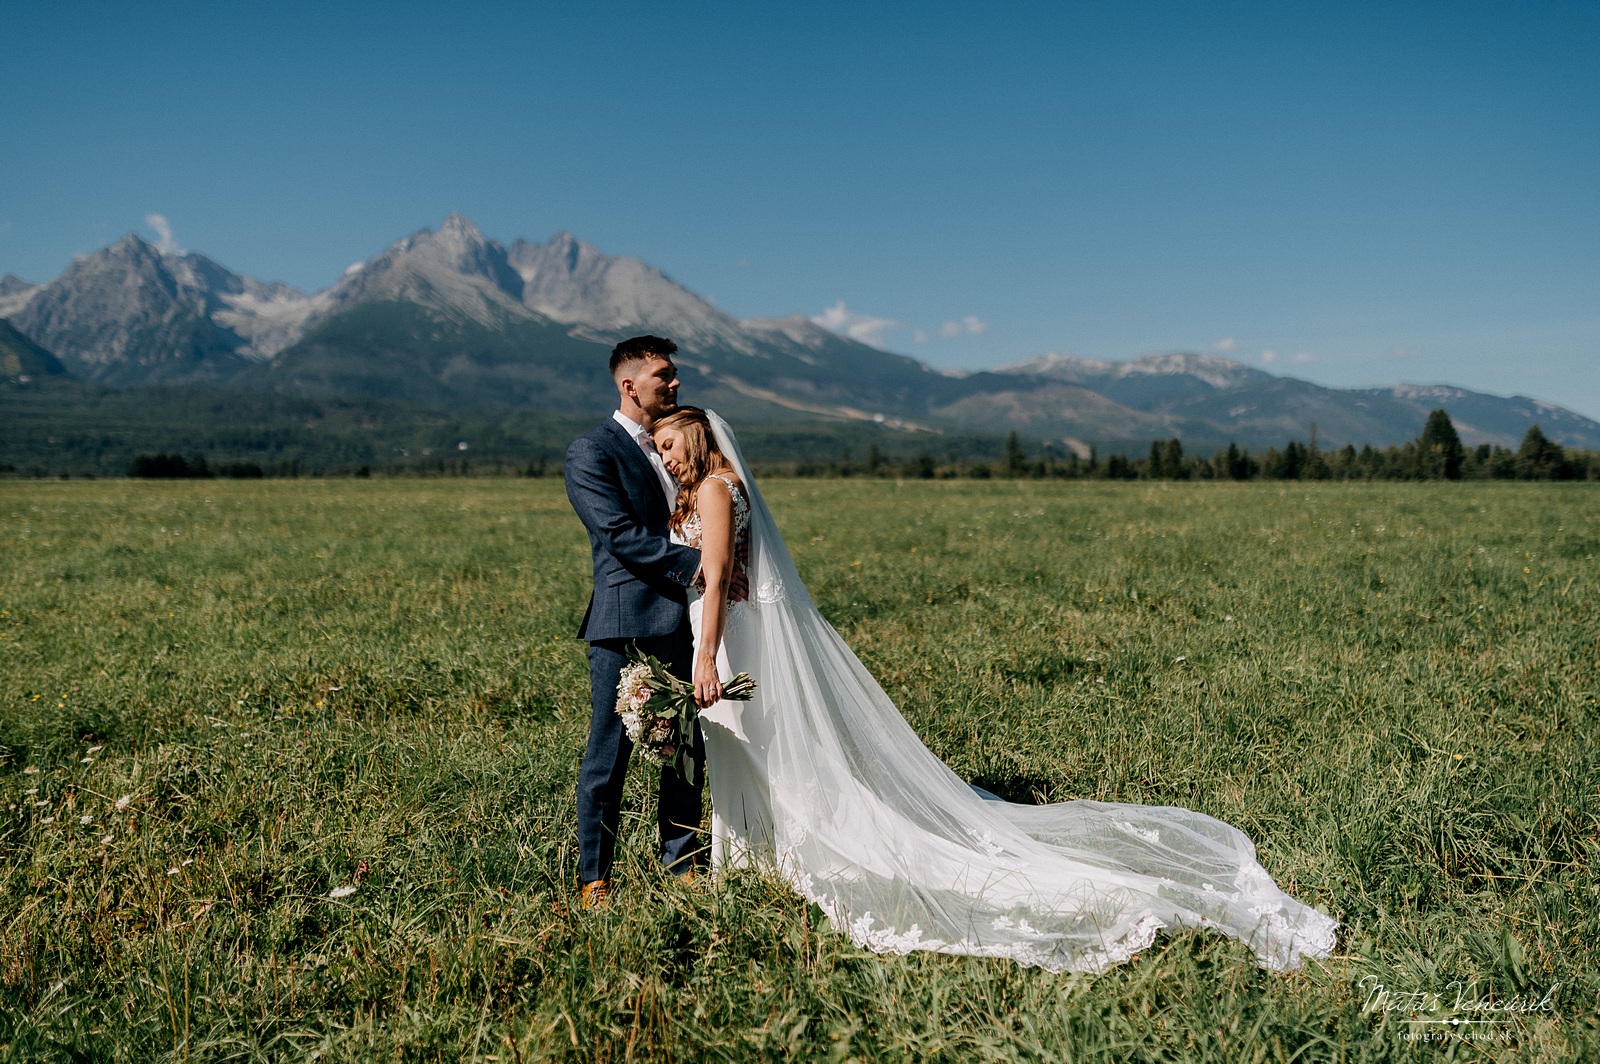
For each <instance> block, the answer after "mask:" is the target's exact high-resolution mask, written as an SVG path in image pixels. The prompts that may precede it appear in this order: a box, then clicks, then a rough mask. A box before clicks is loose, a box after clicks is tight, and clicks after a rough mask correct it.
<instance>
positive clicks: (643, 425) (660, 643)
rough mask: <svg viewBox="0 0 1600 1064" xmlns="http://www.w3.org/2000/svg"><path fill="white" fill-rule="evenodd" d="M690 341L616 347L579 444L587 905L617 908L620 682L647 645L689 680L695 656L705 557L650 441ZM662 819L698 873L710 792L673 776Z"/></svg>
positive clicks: (570, 485) (674, 397)
mask: <svg viewBox="0 0 1600 1064" xmlns="http://www.w3.org/2000/svg"><path fill="white" fill-rule="evenodd" d="M677 350H678V345H677V344H675V343H673V342H672V341H671V340H667V339H664V338H663V337H660V336H635V337H633V338H632V339H631V340H624V341H623V342H622V343H620V344H618V345H617V346H616V348H615V349H614V350H613V351H612V352H611V378H612V380H613V381H615V382H616V385H617V395H618V397H619V398H618V408H617V410H616V412H615V413H613V414H612V415H611V417H610V419H609V420H607V421H606V422H604V423H603V424H601V425H600V427H599V428H597V429H594V430H593V431H592V432H589V433H588V434H587V435H584V436H580V437H579V438H578V439H576V440H574V441H573V442H572V446H571V447H569V448H567V465H566V480H567V498H568V499H570V500H572V508H573V509H574V510H576V511H577V512H578V518H579V519H580V520H581V521H582V522H583V526H584V527H585V528H586V529H588V530H589V546H590V549H591V551H592V552H593V554H594V593H593V595H592V596H591V597H590V599H589V609H588V611H587V612H586V613H585V614H584V615H583V624H582V625H581V626H580V627H579V629H578V638H579V639H586V640H588V641H589V687H590V699H591V702H592V705H591V711H590V717H589V744H588V746H587V747H586V748H585V749H584V752H583V765H582V767H581V768H580V769H579V770H578V882H579V883H580V885H581V886H580V898H581V901H582V903H583V904H584V905H586V906H588V905H599V904H602V903H603V902H604V901H605V898H606V892H607V890H608V887H609V880H610V878H611V862H612V856H613V854H614V853H615V850H616V841H617V828H618V825H619V823H620V820H621V812H622V785H623V781H624V780H625V778H626V776H627V771H628V756H629V755H630V754H631V753H632V752H633V742H632V741H631V740H630V739H629V738H628V736H627V733H626V732H624V730H623V727H622V718H621V717H619V716H618V715H617V713H616V704H617V681H618V679H619V678H620V676H621V673H622V668H623V666H624V665H625V664H627V650H628V648H629V647H630V646H634V645H637V646H638V648H639V649H640V650H641V651H643V652H644V653H646V654H652V655H654V656H655V657H657V658H659V659H660V660H661V661H662V662H663V663H665V664H666V666H667V667H668V668H669V669H671V670H672V672H673V674H674V675H678V676H682V677H683V678H685V679H688V678H689V676H690V675H691V671H690V670H691V667H692V665H693V661H694V640H693V636H692V634H691V633H690V630H689V612H688V606H687V597H686V595H685V588H687V587H688V585H689V584H690V582H691V581H693V579H694V577H695V574H696V573H697V572H698V571H699V568H700V552H699V551H698V550H695V549H694V548H692V547H685V546H681V545H678V544H674V543H673V542H671V540H670V539H668V529H667V520H668V518H669V517H671V515H672V509H673V504H674V503H675V501H676V499H677V490H678V486H677V484H676V483H674V482H673V480H672V478H671V477H670V476H669V475H668V474H667V470H666V467H665V466H664V465H662V463H661V457H660V456H659V455H658V454H656V449H655V445H654V444H653V443H652V442H651V439H650V429H651V426H653V425H654V424H655V423H656V421H657V420H658V419H660V418H663V417H665V416H666V415H667V414H670V413H672V412H673V411H674V410H676V409H677V408H678V370H677V367H676V366H674V365H673V362H672V356H673V354H674V353H675V352H676V351H677ZM657 819H658V821H659V826H660V830H661V863H662V864H663V865H665V866H666V868H667V871H669V872H671V873H673V874H675V875H685V876H686V875H688V874H690V873H691V872H692V871H693V867H694V861H695V854H696V852H697V851H698V849H699V843H698V827H699V824H700V789H699V788H698V787H693V786H690V785H689V784H687V783H685V782H684V781H683V779H682V778H681V777H680V776H679V775H678V773H677V772H676V771H675V770H674V769H673V768H672V767H671V766H667V767H664V768H662V770H661V789H660V797H659V801H658V802H657Z"/></svg>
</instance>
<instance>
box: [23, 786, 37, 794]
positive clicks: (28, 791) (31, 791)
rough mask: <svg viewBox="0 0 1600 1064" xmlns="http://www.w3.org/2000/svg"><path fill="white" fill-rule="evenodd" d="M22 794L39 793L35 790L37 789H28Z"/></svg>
mask: <svg viewBox="0 0 1600 1064" xmlns="http://www.w3.org/2000/svg"><path fill="white" fill-rule="evenodd" d="M22 793H23V794H38V793H39V788H37V787H29V788H28V789H27V790H25V791H23V792H22Z"/></svg>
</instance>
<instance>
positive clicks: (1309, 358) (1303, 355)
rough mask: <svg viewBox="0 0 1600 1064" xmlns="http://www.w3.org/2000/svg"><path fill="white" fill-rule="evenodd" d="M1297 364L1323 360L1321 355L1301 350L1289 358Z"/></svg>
mask: <svg viewBox="0 0 1600 1064" xmlns="http://www.w3.org/2000/svg"><path fill="white" fill-rule="evenodd" d="M1289 361H1290V362H1293V363H1294V364H1295V365H1297V366H1309V365H1311V364H1312V363H1313V362H1321V361H1322V356H1321V355H1313V354H1312V353H1311V352H1310V351H1301V352H1299V353H1298V354H1296V355H1295V356H1294V357H1293V358H1291V359H1290V360H1289Z"/></svg>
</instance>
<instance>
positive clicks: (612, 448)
mask: <svg viewBox="0 0 1600 1064" xmlns="http://www.w3.org/2000/svg"><path fill="white" fill-rule="evenodd" d="M566 481H567V498H568V499H570V500H571V501H572V508H573V509H574V510H576V511H577V512H578V519H579V520H580V521H582V522H583V527H584V528H586V529H588V530H589V547H590V550H591V551H592V553H593V554H594V593H593V594H592V595H591V596H590V597H589V608H588V610H587V611H585V613H584V615H583V624H582V625H581V626H579V628H578V638H579V639H587V640H588V641H589V642H591V643H593V642H596V641H598V640H602V639H635V638H638V637H640V636H655V635H670V634H671V633H673V632H675V631H677V629H678V626H679V625H680V624H682V623H683V619H684V613H685V611H686V610H687V608H688V605H687V603H688V597H687V595H686V594H685V588H687V587H688V585H689V582H690V581H691V580H693V579H694V575H695V572H696V571H697V570H698V569H699V567H700V552H699V551H698V550H695V549H694V548H693V547H685V546H682V545H680V544H676V543H673V542H672V541H671V540H670V539H669V538H668V537H669V535H670V529H669V528H668V525H667V521H668V519H670V518H671V516H672V512H671V510H670V509H669V508H668V506H667V502H666V499H665V498H664V497H663V496H662V494H661V481H660V479H659V478H657V476H656V471H655V467H654V466H652V465H651V464H650V459H648V458H646V457H645V454H644V452H643V451H641V450H640V449H639V445H638V444H637V443H635V442H634V441H633V439H632V438H631V437H629V435H628V434H627V432H625V431H624V430H623V428H622V426H621V425H619V424H617V423H616V421H615V420H613V419H609V418H608V419H607V420H606V421H605V423H604V424H602V425H601V426H600V427H599V428H596V429H594V430H593V431H592V432H589V433H587V434H585V435H583V436H580V437H578V438H577V439H576V440H573V441H572V446H571V447H568V448H567V465H566Z"/></svg>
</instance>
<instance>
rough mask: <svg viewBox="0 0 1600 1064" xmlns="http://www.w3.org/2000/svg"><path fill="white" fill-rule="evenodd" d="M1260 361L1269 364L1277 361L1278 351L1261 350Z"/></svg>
mask: <svg viewBox="0 0 1600 1064" xmlns="http://www.w3.org/2000/svg"><path fill="white" fill-rule="evenodd" d="M1261 361H1263V362H1265V363H1266V364H1267V365H1269V366H1270V365H1272V363H1274V362H1276V361H1278V352H1276V351H1263V352H1261Z"/></svg>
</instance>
